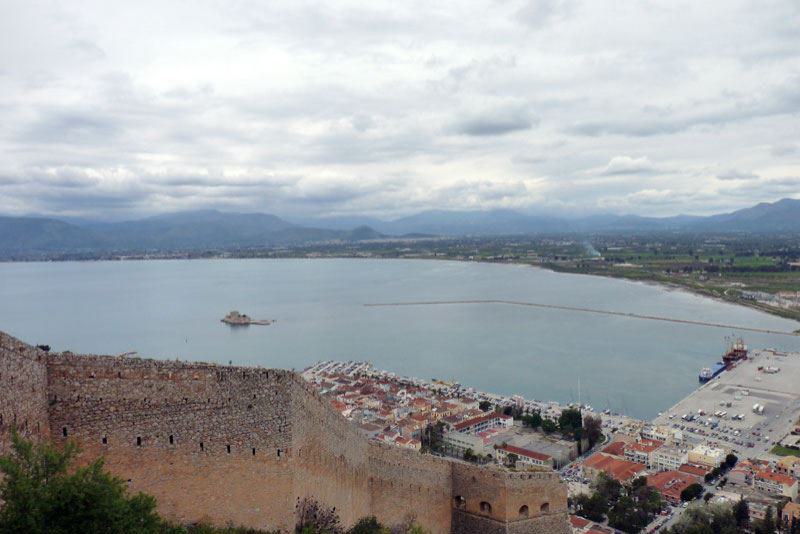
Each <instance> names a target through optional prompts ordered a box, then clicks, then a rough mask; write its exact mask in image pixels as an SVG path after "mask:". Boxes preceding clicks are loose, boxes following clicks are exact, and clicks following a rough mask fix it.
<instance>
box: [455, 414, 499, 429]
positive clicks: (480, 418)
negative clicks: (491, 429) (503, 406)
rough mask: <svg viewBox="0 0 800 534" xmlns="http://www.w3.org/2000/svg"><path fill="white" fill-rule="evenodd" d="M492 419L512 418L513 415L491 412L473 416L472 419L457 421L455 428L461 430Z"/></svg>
mask: <svg viewBox="0 0 800 534" xmlns="http://www.w3.org/2000/svg"><path fill="white" fill-rule="evenodd" d="M492 419H511V416H510V415H505V414H502V413H497V412H491V413H487V414H484V415H480V416H478V417H473V418H472V419H467V420H466V421H461V422H460V423H457V424H456V425H455V427H454V428H455V429H456V430H458V431H461V430H463V429H465V428H469V427H471V426H475V425H477V424H480V423H484V422H486V421H491V420H492Z"/></svg>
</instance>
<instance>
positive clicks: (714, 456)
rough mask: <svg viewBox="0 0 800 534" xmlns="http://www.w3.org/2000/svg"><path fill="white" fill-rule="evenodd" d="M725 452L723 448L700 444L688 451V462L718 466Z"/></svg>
mask: <svg viewBox="0 0 800 534" xmlns="http://www.w3.org/2000/svg"><path fill="white" fill-rule="evenodd" d="M726 454H727V453H726V452H725V449H720V448H717V447H710V446H708V445H703V444H701V445H698V446H697V447H695V448H694V449H692V450H691V451H689V463H690V464H698V465H705V466H707V467H719V464H721V463H722V461H723V460H724V459H725V455H726Z"/></svg>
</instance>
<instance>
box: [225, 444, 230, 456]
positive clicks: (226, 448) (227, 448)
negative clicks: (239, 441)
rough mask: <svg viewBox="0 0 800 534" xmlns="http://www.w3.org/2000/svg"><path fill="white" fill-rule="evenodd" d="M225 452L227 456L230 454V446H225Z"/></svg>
mask: <svg viewBox="0 0 800 534" xmlns="http://www.w3.org/2000/svg"><path fill="white" fill-rule="evenodd" d="M225 450H227V451H228V454H230V453H231V446H230V445H225Z"/></svg>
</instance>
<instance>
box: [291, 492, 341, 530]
mask: <svg viewBox="0 0 800 534" xmlns="http://www.w3.org/2000/svg"><path fill="white" fill-rule="evenodd" d="M295 516H296V520H297V522H296V523H295V529H294V531H295V532H296V533H297V534H342V532H343V529H342V525H341V523H340V521H339V514H337V513H336V509H335V508H329V507H327V506H325V505H323V504H321V503H319V502H317V501H316V500H314V499H311V498H308V497H306V498H304V499H301V500H298V502H297V505H296V507H295Z"/></svg>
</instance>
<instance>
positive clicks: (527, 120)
mask: <svg viewBox="0 0 800 534" xmlns="http://www.w3.org/2000/svg"><path fill="white" fill-rule="evenodd" d="M538 123H539V119H537V118H536V117H533V116H532V115H531V114H530V112H528V111H527V110H525V109H520V108H518V107H515V106H511V107H500V108H498V109H494V110H489V111H484V112H481V113H478V114H468V115H467V116H465V117H460V118H458V119H457V120H455V121H454V122H453V123H452V124H451V125H450V127H449V131H451V132H453V133H457V134H461V135H469V136H476V137H481V136H489V135H504V134H507V133H511V132H518V131H522V130H529V129H531V128H533V127H534V126H536V125H537V124H538Z"/></svg>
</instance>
